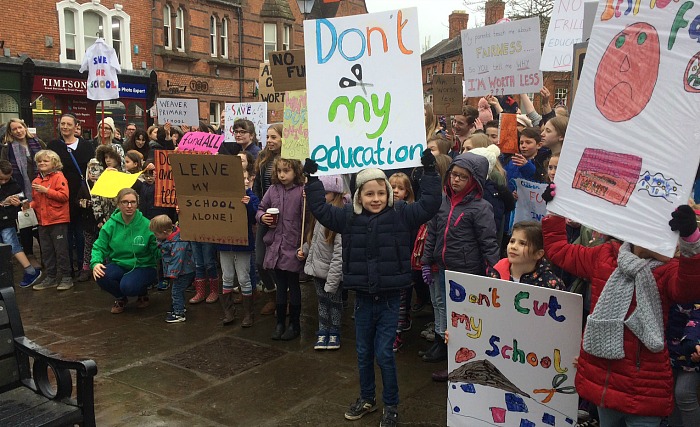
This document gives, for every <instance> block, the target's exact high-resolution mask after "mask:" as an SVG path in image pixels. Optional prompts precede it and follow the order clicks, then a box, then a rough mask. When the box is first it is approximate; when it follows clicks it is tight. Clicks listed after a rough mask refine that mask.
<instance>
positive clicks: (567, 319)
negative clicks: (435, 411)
mask: <svg viewBox="0 0 700 427" xmlns="http://www.w3.org/2000/svg"><path fill="white" fill-rule="evenodd" d="M445 279H446V280H445V286H446V287H447V330H448V332H449V337H450V339H449V343H448V351H447V366H448V388H447V424H448V425H450V426H469V427H486V426H507V427H523V426H527V427H572V426H574V425H576V420H577V413H578V394H577V393H576V390H575V388H574V377H575V376H576V369H575V368H574V366H573V361H574V357H576V356H578V354H579V350H580V346H581V321H582V311H583V299H582V298H581V295H578V294H574V293H570V292H563V291H556V290H553V289H549V288H543V287H538V286H530V285H523V284H520V283H515V282H507V281H503V280H498V279H491V278H487V277H481V276H473V275H471V274H465V273H457V272H454V271H447V272H446V273H445ZM543 331H546V333H543Z"/></svg>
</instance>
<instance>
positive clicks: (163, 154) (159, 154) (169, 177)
mask: <svg viewBox="0 0 700 427" xmlns="http://www.w3.org/2000/svg"><path fill="white" fill-rule="evenodd" d="M172 153H174V151H171V150H155V155H154V157H153V163H154V166H155V167H156V169H155V170H154V171H153V178H154V179H155V184H154V185H155V187H156V191H155V196H154V197H155V199H154V200H153V205H154V206H157V207H159V208H174V207H175V206H177V196H176V194H175V181H174V180H173V170H172V168H171V167H170V155H171V154H172Z"/></svg>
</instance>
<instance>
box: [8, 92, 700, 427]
mask: <svg viewBox="0 0 700 427" xmlns="http://www.w3.org/2000/svg"><path fill="white" fill-rule="evenodd" d="M550 96H551V95H550V93H549V92H548V91H547V89H546V88H543V89H542V90H541V92H540V97H541V99H542V103H541V110H540V111H539V112H538V111H536V109H535V108H534V106H533V103H532V101H531V100H530V98H529V97H528V96H527V95H525V94H521V95H515V96H501V97H496V96H486V97H484V98H481V99H479V100H478V102H476V103H475V104H476V106H472V105H471V104H470V103H468V102H465V104H464V106H463V109H462V114H460V115H456V116H454V117H450V118H444V117H439V116H437V115H435V114H434V112H433V109H432V106H431V104H430V103H426V104H425V106H424V113H425V128H426V135H425V143H426V147H427V149H426V150H425V152H424V153H423V156H422V158H421V166H420V167H416V168H410V169H402V170H391V171H383V170H380V169H375V168H367V169H364V170H362V171H360V172H359V173H357V174H346V175H330V176H320V177H317V176H315V174H316V172H317V171H318V165H317V164H316V162H315V161H313V160H311V159H307V160H306V161H305V162H300V161H299V160H294V159H286V158H282V157H281V151H282V150H281V148H282V145H283V144H284V138H283V128H282V125H281V124H272V125H270V126H269V127H268V129H267V137H266V141H265V144H261V141H258V140H257V137H256V129H255V126H254V124H253V123H252V122H251V121H249V120H244V119H239V120H236V121H235V122H234V123H233V133H234V136H235V141H232V142H224V143H223V144H222V145H221V147H220V149H219V154H220V155H234V156H239V157H240V158H241V163H242V165H243V170H244V173H243V176H242V177H241V179H243V183H244V186H245V189H246V192H245V195H244V196H242V198H241V200H240V203H241V204H242V206H243V207H244V208H245V210H246V212H247V230H248V242H249V243H248V244H247V245H219V244H213V243H205V242H189V241H183V240H182V239H181V237H180V228H179V226H178V222H177V216H178V209H177V208H162V207H158V206H155V204H154V197H155V187H154V177H153V171H154V169H155V167H154V164H153V161H154V156H155V152H156V151H157V150H174V149H177V146H178V141H179V140H180V139H181V138H182V136H183V135H184V134H185V133H187V132H189V131H195V130H197V131H201V132H212V133H217V132H218V133H221V129H223V126H224V116H223V114H222V117H221V125H220V126H219V129H218V130H217V129H214V128H213V127H212V126H210V125H208V124H206V123H200V125H199V126H198V127H196V128H189V127H187V126H182V127H177V126H171V125H169V124H166V125H163V126H151V127H150V128H148V129H146V130H144V129H139V128H138V127H137V126H136V125H134V124H129V125H128V126H127V127H126V131H125V132H124V135H123V139H121V138H122V135H121V132H120V130H119V129H117V128H116V127H115V125H114V122H113V120H112V119H111V118H109V117H108V118H105V119H104V120H103V121H101V122H100V124H99V125H98V136H97V137H96V138H95V139H94V140H92V141H86V140H84V139H83V138H81V136H80V132H79V130H78V127H79V126H80V123H79V122H78V120H77V119H76V117H75V116H73V115H71V114H69V113H67V114H63V115H62V116H61V118H60V122H59V128H58V132H59V135H60V136H59V138H57V139H55V140H53V141H51V142H49V143H48V144H45V143H44V142H43V141H41V140H39V139H38V138H37V137H36V136H34V135H32V134H31V133H30V131H29V129H28V128H27V126H26V125H25V124H24V122H23V121H22V120H19V119H12V120H10V121H9V123H7V126H6V131H5V133H4V136H3V141H2V142H3V145H2V149H1V150H0V159H1V160H0V202H1V204H0V228H1V231H2V233H1V234H0V238H1V239H2V240H1V241H2V242H3V243H6V244H9V245H11V247H12V253H13V255H14V256H15V258H16V260H17V262H18V263H19V264H20V265H21V267H22V268H23V269H24V275H23V278H22V281H21V283H20V284H19V286H20V287H32V288H33V289H35V290H37V291H39V290H47V289H52V288H56V289H57V290H59V291H67V290H70V289H71V288H73V287H74V282H87V281H90V280H93V279H94V280H95V282H96V283H97V285H98V286H100V287H101V288H102V289H103V290H105V291H107V292H108V293H109V294H111V295H112V296H113V297H114V299H115V301H114V303H113V305H112V308H111V312H112V313H114V314H120V313H123V312H125V310H127V308H128V306H129V298H130V297H131V298H132V301H133V298H135V301H134V302H133V304H134V306H135V307H136V308H141V309H143V308H146V307H148V305H149V302H150V301H149V290H151V289H157V290H161V291H165V290H168V289H169V290H170V291H171V295H172V307H171V310H170V311H169V312H168V313H167V314H166V317H165V320H166V322H169V323H179V322H184V321H186V303H187V302H188V303H189V304H190V305H195V304H199V303H201V302H205V303H215V302H217V301H220V302H221V306H222V310H223V314H224V316H223V320H222V322H223V324H224V325H228V324H232V323H235V321H236V314H237V313H236V312H237V308H236V306H237V305H240V306H241V307H242V311H243V317H242V320H241V323H240V324H241V326H242V327H252V326H253V325H254V323H255V321H254V319H255V313H254V301H255V299H256V298H260V299H263V300H264V301H263V302H264V304H263V306H262V307H261V310H260V314H261V315H272V314H274V315H275V319H276V322H275V328H274V330H273V331H272V334H271V338H272V339H273V340H294V339H296V338H297V337H299V335H300V332H301V325H300V322H301V319H300V317H301V301H302V298H301V296H302V295H301V294H302V287H301V286H300V280H301V279H300V276H301V275H307V276H308V277H309V279H310V280H312V281H313V284H314V287H313V288H314V289H315V291H316V296H317V300H318V329H317V334H316V335H317V336H316V340H315V342H314V349H315V350H319V351H325V350H337V349H339V348H340V347H341V322H342V319H343V316H345V309H344V306H346V305H347V304H348V301H349V296H348V294H349V292H353V293H354V309H353V310H352V314H351V318H352V320H353V321H354V324H355V341H356V351H357V360H358V371H359V382H360V396H359V398H358V399H357V401H356V402H354V403H353V404H352V405H351V406H350V408H349V409H348V410H347V411H346V413H345V418H346V419H348V420H357V419H360V418H362V417H363V416H364V415H366V414H368V413H370V412H373V411H375V410H376V409H377V408H378V405H377V400H376V396H375V390H376V385H375V370H374V363H375V360H376V363H377V365H378V366H379V369H380V371H381V379H382V383H383V387H382V401H383V403H384V410H383V415H382V418H381V424H380V425H382V426H395V425H396V423H397V422H398V404H399V389H398V372H397V368H396V362H395V353H396V352H400V351H402V349H403V348H404V346H405V342H406V340H407V339H408V337H407V334H406V333H405V332H406V331H408V330H409V329H411V327H412V323H413V322H412V314H415V313H417V312H420V311H422V310H424V309H425V308H426V307H427V306H428V305H430V306H432V312H433V313H432V314H433V317H434V321H433V322H431V323H429V325H428V328H427V329H426V330H424V331H422V332H421V334H420V335H421V337H423V338H425V339H426V340H427V341H429V342H432V345H431V346H430V347H429V348H426V349H425V350H423V351H420V352H419V357H421V359H422V360H423V361H425V362H437V363H443V364H444V363H445V362H446V360H447V356H448V348H447V340H448V336H447V333H446V331H447V312H446V304H447V301H446V297H447V295H446V284H445V271H446V270H451V271H458V272H464V273H470V274H475V275H482V276H490V277H495V278H500V279H502V280H508V281H513V282H519V283H526V284H530V285H536V286H543V287H547V288H551V289H557V290H563V291H569V292H578V293H580V294H582V295H583V296H584V301H585V304H584V305H585V310H584V311H585V313H584V316H585V317H584V320H586V322H585V329H584V331H582V342H583V344H582V350H581V354H580V356H579V357H578V358H577V360H576V364H577V367H578V368H577V369H578V372H577V375H576V388H577V391H578V393H579V395H580V396H581V398H582V403H581V409H582V411H581V413H582V420H581V422H582V424H581V425H586V424H585V423H588V425H591V426H593V425H602V426H605V427H616V426H625V425H626V426H654V427H657V426H659V425H660V423H662V422H668V423H669V424H668V425H671V426H678V427H690V426H693V427H695V426H698V425H700V406H698V400H697V388H698V385H699V382H698V378H699V377H698V368H699V367H700V333H699V332H700V323H698V317H699V315H698V313H700V305H698V304H700V288H698V287H697V286H695V283H694V281H696V280H698V279H700V277H698V276H700V263H699V262H698V260H700V258H697V257H696V254H697V253H698V252H700V231H698V228H697V222H696V211H695V210H694V208H693V207H691V206H690V205H683V206H681V207H679V208H678V209H677V210H676V211H675V212H673V213H672V212H669V218H670V219H671V220H670V222H669V224H670V226H671V228H672V229H673V230H674V231H678V232H679V234H680V237H681V239H680V251H679V254H678V256H676V257H674V258H667V257H663V256H661V255H659V254H656V253H654V252H652V251H650V250H647V249H645V248H641V247H638V246H635V245H632V244H630V243H628V242H620V241H618V240H616V239H614V238H612V237H609V236H603V235H601V234H600V233H597V232H595V231H594V229H595V224H586V225H582V224H577V223H575V222H573V221H569V220H567V219H565V218H561V217H556V216H552V215H550V216H547V217H545V218H544V219H543V220H542V222H541V223H540V222H536V221H523V222H518V223H515V224H513V221H512V218H513V213H514V211H515V207H516V205H517V191H516V187H515V182H516V179H518V178H524V179H527V180H530V181H534V182H542V183H550V184H549V187H548V188H547V191H546V192H545V195H544V197H545V199H546V200H551V199H552V198H553V197H555V196H556V186H555V184H554V182H555V181H556V179H555V177H556V171H557V165H558V160H559V154H560V152H561V150H562V147H563V144H564V143H565V136H566V128H567V125H568V111H567V110H566V108H565V107H564V106H562V105H557V106H556V107H555V108H552V106H551V105H550ZM503 113H513V114H517V123H518V126H517V128H518V133H517V139H518V142H519V145H518V152H517V153H514V154H504V153H501V152H500V149H499V143H500V137H499V115H500V114H503ZM448 120H449V125H448ZM419 138H422V136H420V137H419ZM105 170H117V171H121V172H125V173H139V174H140V175H139V177H138V180H137V181H136V183H135V184H134V185H133V186H132V187H130V188H124V189H122V190H121V191H119V194H118V195H117V197H116V198H114V199H110V198H105V197H100V196H97V195H93V194H91V189H92V186H93V185H94V183H95V182H96V181H97V180H98V178H99V177H100V175H101V174H102V172H103V171H105ZM689 203H690V204H691V205H693V206H694V204H693V203H692V201H691V202H689ZM305 210H307V211H308V212H307V213H305V212H304V211H305ZM30 212H33V213H34V214H35V216H36V223H37V224H36V226H35V227H32V226H31V225H30V226H26V227H22V228H20V229H19V230H18V229H17V225H16V219H17V216H18V215H28V214H29V213H30ZM35 239H38V241H39V247H40V248H41V256H40V257H37V256H35V253H34V250H33V249H34V240H35ZM39 259H40V261H39ZM258 283H260V285H258ZM188 287H192V288H193V289H194V295H193V296H192V297H191V298H190V299H189V300H187V299H186V298H185V290H186V289H187V288H188ZM696 288H697V290H696ZM258 289H260V291H259V292H258ZM620 302H622V303H620ZM696 302H697V303H698V304H695V303H696ZM447 378H448V372H447V369H441V370H437V371H436V372H435V373H434V374H433V379H434V380H435V381H447ZM674 397H675V404H674Z"/></svg>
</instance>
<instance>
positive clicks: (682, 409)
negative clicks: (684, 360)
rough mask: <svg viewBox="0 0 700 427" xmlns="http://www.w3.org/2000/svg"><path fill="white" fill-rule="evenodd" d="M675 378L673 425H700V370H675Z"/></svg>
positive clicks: (671, 419)
mask: <svg viewBox="0 0 700 427" xmlns="http://www.w3.org/2000/svg"><path fill="white" fill-rule="evenodd" d="M673 377H674V379H675V387H674V393H675V398H676V399H675V402H676V404H675V408H673V415H671V417H670V418H669V425H671V426H673V427H680V426H683V427H690V426H700V405H698V383H700V372H697V371H683V370H681V369H674V370H673Z"/></svg>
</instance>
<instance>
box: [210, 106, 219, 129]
mask: <svg viewBox="0 0 700 427" xmlns="http://www.w3.org/2000/svg"><path fill="white" fill-rule="evenodd" d="M220 118H221V104H219V103H218V102H210V103H209V124H211V125H212V126H219V119H220Z"/></svg>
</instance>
